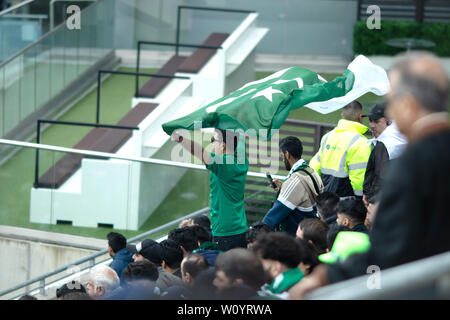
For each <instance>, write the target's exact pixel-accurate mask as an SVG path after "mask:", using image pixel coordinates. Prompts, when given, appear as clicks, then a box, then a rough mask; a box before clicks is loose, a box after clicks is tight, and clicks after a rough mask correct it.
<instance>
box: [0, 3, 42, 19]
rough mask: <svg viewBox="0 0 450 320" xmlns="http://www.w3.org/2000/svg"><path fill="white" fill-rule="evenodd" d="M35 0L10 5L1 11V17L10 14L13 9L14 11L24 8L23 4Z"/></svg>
mask: <svg viewBox="0 0 450 320" xmlns="http://www.w3.org/2000/svg"><path fill="white" fill-rule="evenodd" d="M34 1H35V0H25V1H24V2H21V3H18V4H16V5H15V6H12V7H9V8H7V9H5V10H3V11H0V17H2V16H3V15H5V14H8V13H9V12H11V11H14V10H16V9H19V8H22V7H23V6H26V5H27V4H29V3H31V2H34Z"/></svg>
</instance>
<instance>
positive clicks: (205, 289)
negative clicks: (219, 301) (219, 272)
mask: <svg viewBox="0 0 450 320" xmlns="http://www.w3.org/2000/svg"><path fill="white" fill-rule="evenodd" d="M215 277H216V269H215V268H214V267H211V266H209V267H208V268H207V269H205V270H202V271H200V272H199V273H198V274H197V276H196V277H195V282H194V285H193V286H192V287H191V290H192V291H191V293H192V296H191V298H192V300H211V299H213V298H214V297H215V294H216V287H215V286H214V284H213V281H214V279H215Z"/></svg>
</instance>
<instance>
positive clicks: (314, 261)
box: [295, 238, 320, 274]
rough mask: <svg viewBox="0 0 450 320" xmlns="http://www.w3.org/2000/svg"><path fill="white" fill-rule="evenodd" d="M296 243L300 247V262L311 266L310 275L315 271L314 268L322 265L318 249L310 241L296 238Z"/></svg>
mask: <svg viewBox="0 0 450 320" xmlns="http://www.w3.org/2000/svg"><path fill="white" fill-rule="evenodd" d="M295 241H296V242H297V244H298V245H299V246H300V248H301V250H300V262H303V264H306V265H309V268H308V273H307V274H310V273H311V272H313V271H314V268H315V267H316V266H318V265H319V264H320V261H319V258H318V254H317V251H316V248H314V246H313V245H312V244H311V243H310V242H309V241H308V240H304V239H300V238H296V239H295Z"/></svg>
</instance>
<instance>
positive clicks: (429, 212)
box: [289, 53, 450, 299]
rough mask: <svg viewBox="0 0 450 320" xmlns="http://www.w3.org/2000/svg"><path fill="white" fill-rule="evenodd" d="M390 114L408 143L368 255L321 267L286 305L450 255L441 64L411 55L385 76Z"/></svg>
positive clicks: (449, 170)
mask: <svg viewBox="0 0 450 320" xmlns="http://www.w3.org/2000/svg"><path fill="white" fill-rule="evenodd" d="M389 80H390V83H391V91H390V92H389V94H388V109H387V112H388V115H389V117H390V118H391V119H393V120H395V121H396V123H397V125H398V128H399V129H400V131H401V132H402V133H404V134H405V135H406V137H407V138H408V141H409V142H408V146H407V148H406V150H405V152H404V153H403V155H402V156H401V157H400V158H398V160H397V162H396V163H393V165H392V166H391V167H390V168H389V172H388V174H387V178H386V182H385V183H384V184H383V185H382V191H381V200H380V205H379V208H378V214H377V218H376V219H375V222H374V226H373V230H372V233H371V236H370V241H371V247H370V249H369V250H368V251H367V252H365V253H361V254H354V255H351V256H350V257H348V258H347V259H346V260H344V261H342V262H338V263H335V264H330V265H326V266H325V265H324V266H318V267H317V268H316V269H315V270H314V272H313V273H312V274H311V275H310V276H308V277H306V278H305V279H303V281H302V282H301V283H299V284H297V285H296V286H295V287H293V288H292V289H291V290H290V292H289V294H290V298H291V299H299V298H302V297H304V295H305V293H307V292H309V291H311V290H313V289H315V288H318V287H320V286H324V285H327V284H329V283H334V282H338V281H341V280H345V279H349V278H353V277H356V276H360V275H364V274H367V268H368V267H369V266H370V265H376V266H378V267H379V268H380V269H381V270H384V269H388V268H391V267H394V266H397V265H401V264H404V263H408V262H411V261H414V260H418V259H423V258H427V257H430V256H433V255H436V254H439V253H443V252H446V251H448V250H450V242H449V241H448V230H450V215H449V214H448V199H450V149H449V146H450V126H449V122H448V113H447V112H446V109H447V102H448V95H449V79H448V76H447V74H446V72H445V70H444V68H443V67H442V66H441V64H440V62H439V60H438V59H437V58H436V57H435V56H433V55H431V54H428V53H409V54H408V55H406V56H405V57H403V58H402V59H400V60H399V61H398V62H397V63H396V64H395V65H394V66H393V68H392V69H391V71H390V73H389Z"/></svg>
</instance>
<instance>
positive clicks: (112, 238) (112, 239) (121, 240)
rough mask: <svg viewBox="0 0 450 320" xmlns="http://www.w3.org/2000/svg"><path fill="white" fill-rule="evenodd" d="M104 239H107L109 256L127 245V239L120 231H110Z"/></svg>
mask: <svg viewBox="0 0 450 320" xmlns="http://www.w3.org/2000/svg"><path fill="white" fill-rule="evenodd" d="M106 239H108V252H109V255H110V256H111V257H114V255H115V254H116V253H117V252H118V251H120V250H122V249H123V248H125V247H126V246H127V239H126V238H125V237H124V236H123V235H121V234H120V233H117V232H110V233H108V235H107V236H106Z"/></svg>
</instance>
